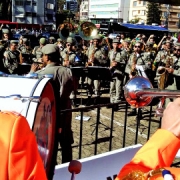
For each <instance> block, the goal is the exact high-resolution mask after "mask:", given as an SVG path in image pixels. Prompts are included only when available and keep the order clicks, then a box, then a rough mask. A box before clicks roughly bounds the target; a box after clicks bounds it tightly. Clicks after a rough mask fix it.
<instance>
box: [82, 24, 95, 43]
mask: <svg viewBox="0 0 180 180" xmlns="http://www.w3.org/2000/svg"><path fill="white" fill-rule="evenodd" d="M97 34H98V30H97V28H96V25H95V24H93V23H91V22H84V23H82V24H81V25H80V26H79V35H80V36H81V38H82V39H84V40H87V41H88V40H91V39H92V38H93V36H96V35H97Z"/></svg>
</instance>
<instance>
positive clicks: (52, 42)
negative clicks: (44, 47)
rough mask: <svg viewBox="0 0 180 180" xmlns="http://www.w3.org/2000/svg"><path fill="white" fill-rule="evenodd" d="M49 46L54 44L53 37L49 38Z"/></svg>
mask: <svg viewBox="0 0 180 180" xmlns="http://www.w3.org/2000/svg"><path fill="white" fill-rule="evenodd" d="M48 43H49V44H54V43H55V37H53V36H50V37H49V42H48Z"/></svg>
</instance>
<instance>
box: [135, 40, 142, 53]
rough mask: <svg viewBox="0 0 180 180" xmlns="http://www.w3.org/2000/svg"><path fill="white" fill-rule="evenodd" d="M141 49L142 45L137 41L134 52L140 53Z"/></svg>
mask: <svg viewBox="0 0 180 180" xmlns="http://www.w3.org/2000/svg"><path fill="white" fill-rule="evenodd" d="M141 49H142V43H141V42H140V41H137V42H136V43H135V44H134V52H137V53H140V52H141Z"/></svg>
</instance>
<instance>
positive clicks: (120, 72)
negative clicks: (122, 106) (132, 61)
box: [108, 49, 126, 103]
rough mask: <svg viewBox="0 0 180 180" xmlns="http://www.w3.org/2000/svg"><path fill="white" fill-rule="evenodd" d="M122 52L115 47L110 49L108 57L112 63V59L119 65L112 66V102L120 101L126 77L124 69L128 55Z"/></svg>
mask: <svg viewBox="0 0 180 180" xmlns="http://www.w3.org/2000/svg"><path fill="white" fill-rule="evenodd" d="M121 53H122V52H121V51H120V50H119V51H116V52H115V51H114V50H113V49H112V50H111V51H109V54H108V57H109V59H110V63H112V61H116V62H117V65H116V66H115V67H112V68H111V69H110V70H111V73H112V81H111V82H110V102H111V103H117V102H120V96H121V89H122V88H121V86H122V81H123V78H124V70H125V65H126V64H125V62H126V56H125V54H121Z"/></svg>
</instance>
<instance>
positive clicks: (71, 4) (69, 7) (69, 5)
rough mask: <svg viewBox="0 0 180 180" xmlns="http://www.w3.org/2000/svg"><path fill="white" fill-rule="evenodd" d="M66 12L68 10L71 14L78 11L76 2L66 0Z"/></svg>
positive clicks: (74, 0)
mask: <svg viewBox="0 0 180 180" xmlns="http://www.w3.org/2000/svg"><path fill="white" fill-rule="evenodd" d="M65 9H66V10H70V11H72V12H77V11H78V3H77V1H76V0H66V6H65Z"/></svg>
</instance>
